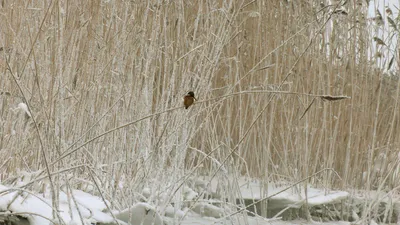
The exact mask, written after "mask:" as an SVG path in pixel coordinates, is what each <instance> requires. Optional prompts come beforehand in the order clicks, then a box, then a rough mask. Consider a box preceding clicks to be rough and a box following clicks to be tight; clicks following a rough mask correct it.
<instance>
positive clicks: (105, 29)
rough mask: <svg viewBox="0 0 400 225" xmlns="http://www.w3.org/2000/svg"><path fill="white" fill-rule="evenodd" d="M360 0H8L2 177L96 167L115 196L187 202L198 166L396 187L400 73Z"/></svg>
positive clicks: (81, 178) (77, 172)
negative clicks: (190, 98)
mask: <svg viewBox="0 0 400 225" xmlns="http://www.w3.org/2000/svg"><path fill="white" fill-rule="evenodd" d="M360 2H361V3H359V2H358V1H348V2H347V4H346V5H344V6H343V8H345V9H346V10H347V12H348V15H341V14H338V13H333V11H334V10H336V9H339V8H342V7H341V6H340V5H337V4H330V2H325V6H322V5H320V3H319V2H318V3H317V1H315V2H313V1H244V0H243V1H229V0H226V1H218V2H215V1H208V0H205V1H147V2H142V1H21V0H16V1H3V2H2V5H1V9H0V15H1V20H0V27H1V28H0V29H1V33H0V43H1V46H3V50H2V52H1V66H2V67H1V81H0V90H1V91H2V95H1V97H0V99H1V102H0V109H1V114H0V115H1V116H0V119H1V127H0V129H1V130H0V131H1V132H0V134H1V139H0V158H1V161H2V162H3V163H2V164H1V167H0V168H1V174H2V179H3V180H4V179H6V178H8V177H10V176H12V175H14V174H16V173H17V172H18V171H19V170H26V171H36V170H42V169H45V168H46V164H48V165H47V166H48V170H47V172H46V173H47V174H48V173H55V174H54V175H53V176H52V177H53V182H52V183H53V186H55V188H54V189H55V190H54V191H57V190H58V188H59V186H60V185H61V184H62V183H63V182H62V181H65V180H68V181H69V182H68V186H73V187H80V188H82V187H84V186H85V185H87V183H90V182H93V181H96V182H97V183H98V184H99V187H101V191H100V192H101V193H102V194H103V195H105V196H106V198H108V199H114V200H115V201H114V202H112V204H115V206H116V207H119V206H125V205H129V204H131V203H132V202H133V201H135V198H134V197H132V196H134V194H135V193H136V192H137V191H140V190H141V189H142V188H144V187H147V186H150V187H152V188H153V190H161V191H163V192H166V193H169V194H171V195H173V194H175V195H174V196H177V197H173V199H170V200H171V201H175V202H179V199H180V194H179V193H180V192H179V191H178V192H176V191H177V190H178V189H179V187H181V186H180V184H181V182H184V180H185V179H186V177H185V175H187V174H188V173H191V174H192V175H193V174H202V175H207V176H210V175H214V176H221V177H225V175H226V174H228V175H229V176H228V177H230V178H233V181H234V180H235V179H236V178H237V177H238V176H243V175H245V176H250V177H258V178H261V179H263V180H264V181H266V183H268V182H271V181H287V182H294V181H297V180H300V179H302V178H305V177H307V176H310V175H312V174H313V173H315V172H316V171H319V170H321V169H324V168H333V169H334V170H335V171H336V172H337V174H335V173H331V172H327V173H323V174H321V175H319V176H315V177H313V178H312V179H310V180H309V182H310V183H312V184H314V185H317V186H322V187H330V188H341V189H346V190H347V189H351V188H361V189H376V188H378V187H379V185H381V184H382V183H383V184H384V187H385V188H387V189H388V190H391V189H393V188H395V187H397V186H398V185H399V183H398V177H397V176H396V173H394V172H395V170H398V168H396V166H395V165H396V164H397V163H398V155H397V153H398V149H399V143H400V140H399V135H398V134H397V131H398V130H399V129H400V125H399V119H398V108H399V107H398V96H399V81H398V79H397V77H394V78H393V77H387V76H385V75H384V73H383V69H382V65H384V66H386V65H385V63H387V61H384V59H385V58H378V57H376V56H374V55H373V54H372V53H371V52H373V51H376V50H373V49H375V48H376V47H377V48H378V49H379V51H381V50H382V53H383V54H384V55H385V54H386V55H388V52H389V51H388V50H387V48H385V47H384V46H376V43H375V42H372V37H373V36H375V35H376V32H377V30H379V29H381V28H379V27H376V26H375V25H374V24H372V23H371V21H370V20H367V19H365V18H366V17H367V15H366V12H367V6H366V5H365V2H364V1H360ZM368 24H370V25H368ZM392 41H393V42H395V41H396V40H395V39H393V40H392ZM386 60H387V59H386ZM398 63H399V61H398V58H396V59H395V63H394V66H396V65H397V68H398ZM189 90H193V91H194V92H195V94H196V96H197V97H198V99H199V102H198V103H197V104H195V105H194V106H193V107H191V108H190V109H189V110H184V109H183V107H182V96H183V95H184V94H185V93H186V92H187V91H189ZM320 95H332V96H350V97H351V99H345V100H340V101H322V99H321V98H320V97H319V96H320ZM21 102H24V103H26V104H27V105H28V106H29V109H30V112H31V114H32V117H29V116H25V115H24V113H23V112H22V111H21V110H18V109H16V108H17V105H18V104H19V103H21ZM35 123H36V124H35ZM377 161H379V166H382V169H381V170H380V172H377V166H376V165H378V163H376V162H377ZM68 168H71V169H69V170H66V169H68ZM65 170H66V171H65ZM68 174H73V176H71V175H68ZM386 175H389V177H387V176H386ZM160 181H161V182H160ZM231 181H232V180H231ZM121 182H123V183H124V185H123V187H120V186H119V184H120V183H121ZM165 184H168V185H167V186H166V185H165ZM381 188H382V187H381ZM237 190H238V189H237V186H235V185H233V186H229V188H228V189H227V190H226V192H227V195H230V194H234V193H235V192H237ZM264 194H265V195H268V193H267V191H266V192H265V193H264ZM154 198H155V197H154Z"/></svg>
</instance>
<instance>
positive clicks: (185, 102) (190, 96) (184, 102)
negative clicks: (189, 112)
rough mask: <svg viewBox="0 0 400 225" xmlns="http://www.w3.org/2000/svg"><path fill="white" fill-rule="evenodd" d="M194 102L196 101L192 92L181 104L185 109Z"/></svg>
mask: <svg viewBox="0 0 400 225" xmlns="http://www.w3.org/2000/svg"><path fill="white" fill-rule="evenodd" d="M194 100H196V101H197V99H196V98H195V97H194V92H193V91H189V92H188V93H187V94H186V95H185V97H184V98H183V104H184V105H185V109H187V108H189V106H191V105H192V104H193V102H194Z"/></svg>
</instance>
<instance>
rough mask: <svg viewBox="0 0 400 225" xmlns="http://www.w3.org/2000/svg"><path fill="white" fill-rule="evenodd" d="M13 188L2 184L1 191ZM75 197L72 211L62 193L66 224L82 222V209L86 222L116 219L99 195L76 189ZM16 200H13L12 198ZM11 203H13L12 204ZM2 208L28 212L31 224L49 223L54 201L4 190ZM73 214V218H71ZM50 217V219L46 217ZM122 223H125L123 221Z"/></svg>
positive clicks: (106, 221) (60, 204)
mask: <svg viewBox="0 0 400 225" xmlns="http://www.w3.org/2000/svg"><path fill="white" fill-rule="evenodd" d="M10 189H12V188H9V187H6V186H3V185H0V192H3V191H6V190H10ZM73 194H74V197H75V199H76V201H77V203H78V206H76V205H75V204H74V203H73V201H72V199H71V200H70V201H69V203H70V204H71V208H72V212H71V211H70V207H69V203H68V198H67V195H66V194H65V193H64V192H61V193H60V201H59V210H58V211H59V216H60V218H61V219H62V220H63V221H64V222H65V223H66V224H74V223H75V224H82V223H81V219H80V217H79V214H78V210H80V212H81V215H82V217H83V220H84V223H85V224H90V223H94V222H102V223H111V222H113V221H114V219H113V218H112V217H111V215H109V214H106V213H104V212H102V209H104V208H105V204H104V202H102V201H101V200H100V199H99V198H98V197H96V196H92V195H90V194H88V193H84V192H82V191H78V190H74V191H73ZM14 198H15V200H14V201H13V202H12V200H13V199H14ZM10 203H11V204H10ZM0 210H1V211H7V210H9V211H11V212H16V213H18V212H19V213H20V212H26V213H27V214H26V216H24V217H26V218H27V219H28V221H29V222H30V224H31V225H47V224H52V223H51V222H50V221H49V220H48V219H50V220H51V219H52V201H51V196H50V197H46V198H45V197H43V196H41V195H40V194H36V195H35V196H34V195H31V194H29V193H27V192H22V193H21V194H19V193H18V192H17V191H13V192H4V193H2V194H1V195H0ZM30 213H35V214H39V215H41V216H43V217H45V218H43V217H41V216H36V215H32V214H30ZM71 215H72V218H71ZM46 218H48V219H46ZM120 223H121V224H124V223H123V222H122V221H121V222H120Z"/></svg>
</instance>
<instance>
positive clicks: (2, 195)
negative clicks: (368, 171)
mask: <svg viewBox="0 0 400 225" xmlns="http://www.w3.org/2000/svg"><path fill="white" fill-rule="evenodd" d="M204 182H205V181H203V182H201V181H200V182H197V183H198V184H202V183H203V184H204ZM237 182H238V184H239V189H240V192H239V194H238V195H240V196H241V198H243V199H252V200H254V201H257V200H259V199H260V198H262V196H263V195H262V194H261V193H265V192H263V189H261V184H262V183H261V182H259V181H256V180H249V179H246V178H239V179H238V180H237ZM219 185H220V184H219V183H218V180H215V181H214V180H213V181H212V182H211V190H210V191H211V192H213V193H214V194H216V193H217V192H218V189H219V188H220V187H219ZM200 186H203V187H204V185H200ZM183 188H184V193H185V194H186V195H187V196H189V197H190V199H192V200H196V199H195V198H196V196H197V193H196V191H194V190H196V189H195V188H194V189H191V188H190V187H188V186H184V187H183ZM146 190H147V189H146ZM268 196H272V197H271V198H269V207H270V208H273V209H275V208H277V209H282V208H299V207H300V206H301V205H303V204H304V203H305V202H306V201H305V196H306V195H305V190H304V187H303V186H289V185H286V186H285V185H273V184H270V185H268ZM307 196H308V205H309V206H310V207H312V206H317V207H318V206H326V205H329V204H335V203H338V202H340V201H342V200H343V199H346V198H347V197H349V193H347V192H344V191H329V190H322V189H318V188H312V187H308V188H307ZM383 196H384V197H386V198H387V199H388V200H389V197H390V200H391V201H396V198H394V197H393V196H389V197H388V196H387V195H383ZM364 197H365V196H364ZM370 197H371V196H370V195H369V198H370ZM353 198H354V196H353ZM362 198H363V197H362V195H360V198H359V199H360V200H361V199H362ZM381 199H384V198H381ZM58 201H59V211H58V217H59V218H60V220H61V224H67V225H70V224H71V225H72V224H93V223H99V222H100V223H108V224H117V223H116V222H115V221H116V220H117V221H118V223H119V224H122V225H123V224H132V225H135V224H143V225H146V224H155V225H157V224H160V225H161V224H163V223H164V224H183V225H195V224H248V225H255V224H260V225H262V224H272V225H289V224H299V225H300V224H303V225H307V224H314V225H316V224H317V225H333V224H337V225H350V223H349V222H344V221H334V222H325V223H322V222H318V221H312V222H307V221H305V220H292V221H282V220H281V218H280V217H277V218H273V219H267V218H264V217H261V216H259V215H255V216H249V215H247V214H246V213H243V212H241V213H239V212H238V211H237V210H238V209H240V206H237V207H231V208H230V209H228V210H227V209H226V208H223V207H221V208H220V207H219V206H218V204H217V206H216V205H215V204H210V203H212V201H216V200H215V199H214V200H212V199H208V200H207V199H203V200H201V201H198V202H197V203H195V204H193V205H191V206H189V207H188V206H185V208H184V209H174V207H173V206H172V204H171V205H169V206H167V207H164V208H163V207H158V206H156V205H153V203H152V202H148V203H146V202H137V203H136V204H134V205H132V206H131V207H129V208H127V209H125V210H121V211H116V210H114V209H112V211H111V212H112V213H111V212H110V211H109V209H111V205H110V203H109V201H107V200H103V198H101V197H99V196H94V195H92V194H89V193H86V192H83V191H81V190H73V191H72V195H71V194H69V195H68V194H66V193H65V192H63V191H60V195H59V200H58ZM52 213H53V212H52V198H51V194H50V193H49V191H45V192H44V193H34V192H33V191H29V190H28V189H20V188H17V187H10V186H4V185H0V219H1V216H3V218H4V217H5V216H8V215H13V214H14V215H19V216H23V217H25V218H27V219H28V220H29V222H30V224H31V225H47V224H53V223H52V221H56V220H53V219H52V217H53V216H52ZM253 215H254V214H253ZM313 219H314V220H316V219H315V217H314V218H313ZM320 221H322V219H321V220H320ZM359 224H363V223H359ZM370 224H374V222H373V221H371V222H370Z"/></svg>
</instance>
